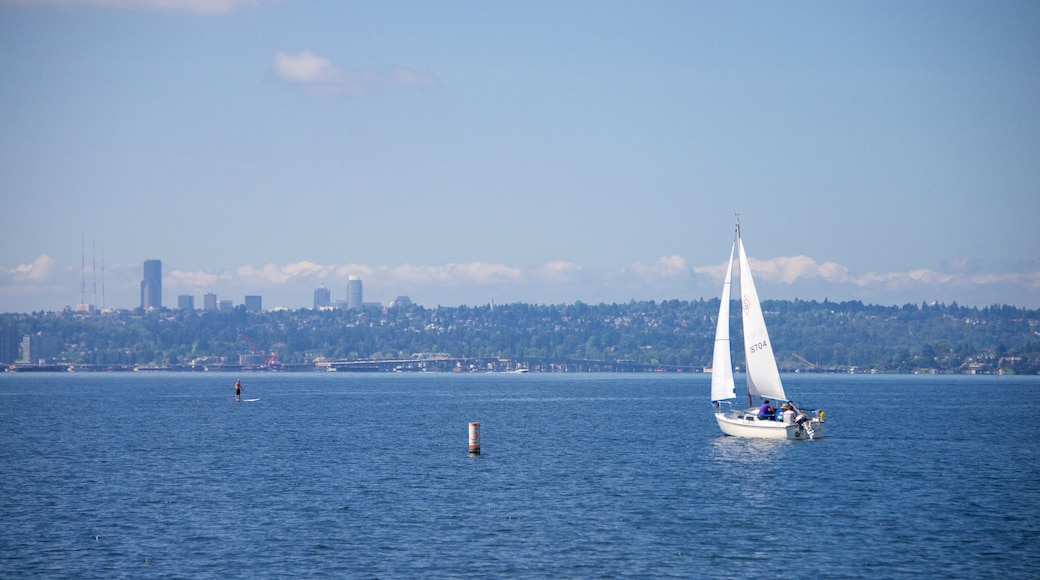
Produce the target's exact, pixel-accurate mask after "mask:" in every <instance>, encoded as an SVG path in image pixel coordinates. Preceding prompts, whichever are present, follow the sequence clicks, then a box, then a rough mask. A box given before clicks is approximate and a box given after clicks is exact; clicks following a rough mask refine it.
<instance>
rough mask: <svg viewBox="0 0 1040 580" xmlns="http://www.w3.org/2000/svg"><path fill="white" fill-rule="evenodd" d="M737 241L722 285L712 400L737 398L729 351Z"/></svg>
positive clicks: (716, 331)
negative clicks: (731, 288) (734, 259)
mask: <svg viewBox="0 0 1040 580" xmlns="http://www.w3.org/2000/svg"><path fill="white" fill-rule="evenodd" d="M736 247H737V244H736V242H734V243H733V248H730V251H729V262H727V263H726V264H727V265H726V281H725V283H723V285H722V300H721V302H722V303H721V304H720V305H719V322H718V324H717V325H716V327H715V352H714V354H713V355H712V357H711V400H712V401H721V400H724V399H733V398H735V397H736V396H737V395H736V391H734V388H733V362H732V361H731V360H730V353H729V303H730V285H731V283H732V282H733V251H734V250H735V249H736Z"/></svg>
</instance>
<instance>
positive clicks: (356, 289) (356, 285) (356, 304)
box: [347, 274, 364, 310]
mask: <svg viewBox="0 0 1040 580" xmlns="http://www.w3.org/2000/svg"><path fill="white" fill-rule="evenodd" d="M363 305H364V303H363V302H362V301H361V278H358V277H357V276H355V275H353V274H351V275H350V277H349V278H347V308H349V309H351V310H361V307H362V306H363Z"/></svg>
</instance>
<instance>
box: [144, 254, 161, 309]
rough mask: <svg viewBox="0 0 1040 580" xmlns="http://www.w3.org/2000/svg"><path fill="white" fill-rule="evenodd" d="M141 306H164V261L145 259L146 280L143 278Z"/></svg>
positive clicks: (149, 307) (148, 307)
mask: <svg viewBox="0 0 1040 580" xmlns="http://www.w3.org/2000/svg"><path fill="white" fill-rule="evenodd" d="M141 308H144V309H145V310H153V309H156V308H162V261H161V260H145V261H144V280H141Z"/></svg>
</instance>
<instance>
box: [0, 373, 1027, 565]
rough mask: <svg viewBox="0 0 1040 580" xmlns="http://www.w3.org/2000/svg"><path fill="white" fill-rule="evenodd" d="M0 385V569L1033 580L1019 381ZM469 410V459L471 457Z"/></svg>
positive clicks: (308, 380) (104, 381)
mask: <svg viewBox="0 0 1040 580" xmlns="http://www.w3.org/2000/svg"><path fill="white" fill-rule="evenodd" d="M236 378H239V377H235V376H232V375H220V374H198V375H181V374H156V375H141V374H114V375H65V374H63V375H28V374H3V375H0V441H2V445H0V577H4V578H16V577H26V576H31V577H59V576H60V577H106V578H110V577H134V578H138V577H164V576H168V577H202V578H204V577H251V576H257V575H261V576H289V575H291V576H339V577H342V576H348V577H372V578H386V577H419V576H436V577H458V576H476V577H492V576H506V575H508V576H515V577H538V578H544V577H563V578H582V577H629V576H638V577H683V578H688V577H714V578H746V577H752V576H759V575H762V574H765V575H767V576H771V577H781V578H793V577H796V576H804V575H805V574H814V575H816V577H819V576H822V577H828V578H868V577H869V578H875V577H972V578H1002V577H1014V578H1029V577H1033V578H1035V577H1038V573H1040V572H1038V571H1040V480H1038V477H1037V476H1038V473H1037V471H1038V468H1037V466H1038V465H1040V451H1038V449H1037V445H1036V443H1037V441H1036V424H1037V422H1036V419H1035V417H1034V415H1035V413H1034V412H1033V411H1032V408H1033V407H1035V403H1034V401H1035V400H1036V399H1037V396H1038V394H1040V378H1037V377H943V376H940V377H906V376H899V377H887V376H886V377H872V376H854V377H849V376H802V375H796V376H788V377H786V378H785V380H786V382H787V385H788V391H789V394H792V396H793V398H795V399H796V400H798V401H802V402H804V403H807V404H814V405H817V406H820V407H822V408H824V409H825V410H826V411H827V420H828V425H827V438H826V439H825V440H822V441H814V442H764V441H752V440H741V439H734V438H727V437H723V436H721V434H720V433H719V431H718V428H717V426H716V425H715V422H714V419H713V418H712V416H711V409H710V405H709V404H708V402H707V398H708V390H709V388H708V376H706V375H686V376H682V375H662V376H659V375H540V374H533V373H532V374H527V375H461V376H460V375H384V374H377V375H353V374H307V375H295V374H266V375H243V376H242V377H241V378H243V387H244V393H243V396H244V397H260V399H261V400H260V401H258V402H256V403H235V402H234V401H233V398H234V397H233V393H234V388H233V385H234V380H235V379H236ZM470 421H479V422H480V423H481V424H482V427H481V442H482V445H483V453H482V454H481V455H480V456H476V457H471V456H469V454H468V452H467V449H468V447H467V446H468V437H467V435H468V431H467V425H468V423H469V422H470Z"/></svg>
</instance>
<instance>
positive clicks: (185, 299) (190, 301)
mask: <svg viewBox="0 0 1040 580" xmlns="http://www.w3.org/2000/svg"><path fill="white" fill-rule="evenodd" d="M177 308H179V309H181V310H195V297H194V296H192V295H191V294H181V295H180V296H178V297H177Z"/></svg>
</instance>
